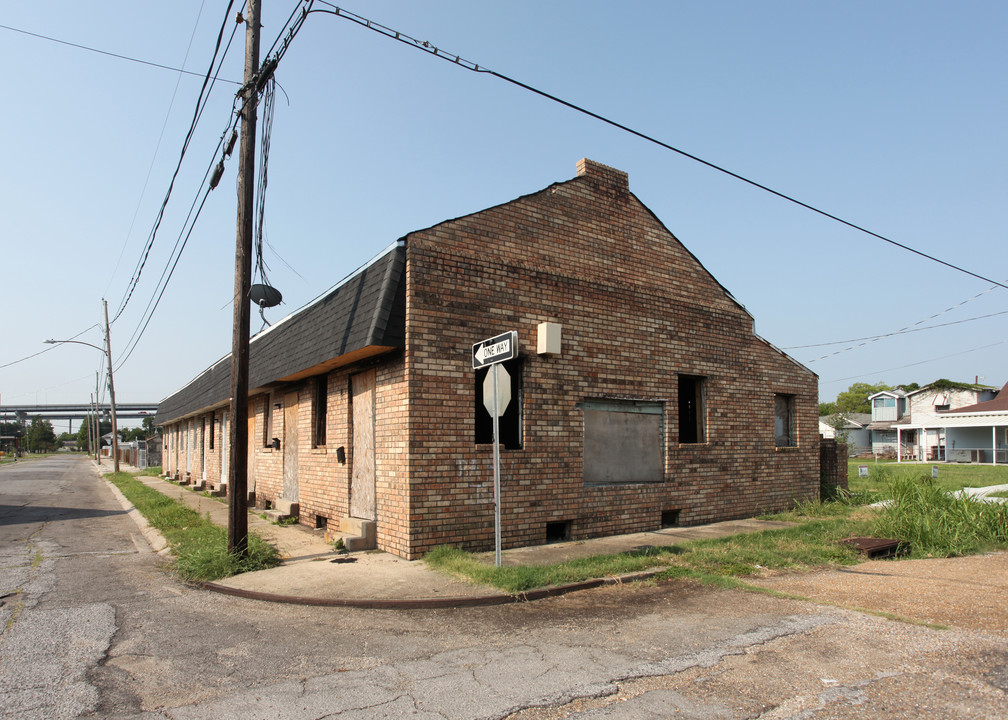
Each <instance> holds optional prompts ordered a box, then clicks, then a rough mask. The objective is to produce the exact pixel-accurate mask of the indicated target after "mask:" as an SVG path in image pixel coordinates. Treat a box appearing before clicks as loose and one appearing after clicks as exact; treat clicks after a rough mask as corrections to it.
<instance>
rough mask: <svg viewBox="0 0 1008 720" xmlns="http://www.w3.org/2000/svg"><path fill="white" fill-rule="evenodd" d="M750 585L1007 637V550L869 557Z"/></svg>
mask: <svg viewBox="0 0 1008 720" xmlns="http://www.w3.org/2000/svg"><path fill="white" fill-rule="evenodd" d="M750 582H751V583H752V584H753V585H758V586H760V587H765V588H769V589H772V590H779V591H781V592H785V593H789V594H792V595H799V596H802V597H807V598H811V599H813V600H816V601H818V602H826V603H830V604H833V605H841V606H843V607H851V608H859V609H866V610H872V611H875V612H882V613H893V614H896V615H899V616H902V617H905V618H910V619H913V620H916V621H919V622H925V623H933V624H937V625H947V626H949V627H956V628H962V629H965V630H980V631H983V632H992V633H997V634H1000V635H1006V636H1008V603H1006V602H1005V601H1004V598H1005V597H1008V553H1004V552H999V553H991V554H988V555H973V556H970V557H961V558H940V559H939V558H935V559H927V560H871V561H868V562H864V563H861V564H859V565H853V566H851V567H846V568H839V569H835V570H827V571H824V572H813V573H801V574H797V573H796V574H784V575H777V576H774V577H766V578H759V579H756V580H751V581H750Z"/></svg>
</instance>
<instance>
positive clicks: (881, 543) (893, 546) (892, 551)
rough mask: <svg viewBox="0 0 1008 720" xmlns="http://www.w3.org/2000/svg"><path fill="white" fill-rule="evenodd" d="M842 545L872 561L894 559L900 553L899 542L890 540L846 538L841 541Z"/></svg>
mask: <svg viewBox="0 0 1008 720" xmlns="http://www.w3.org/2000/svg"><path fill="white" fill-rule="evenodd" d="M843 544H844V545H850V546H851V547H853V548H854V549H855V550H857V551H858V552H859V553H861V554H862V555H867V556H868V557H869V558H870V559H872V560H875V559H877V558H887V557H895V556H896V555H899V554H900V553H901V552H902V551H901V550H900V541H899V540H892V539H890V538H866V537H856V538H847V539H846V540H844V541H843Z"/></svg>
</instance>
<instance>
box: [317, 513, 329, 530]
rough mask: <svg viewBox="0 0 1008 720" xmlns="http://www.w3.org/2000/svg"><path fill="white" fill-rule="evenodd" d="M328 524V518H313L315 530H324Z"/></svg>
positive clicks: (321, 516) (322, 516) (318, 516)
mask: <svg viewBox="0 0 1008 720" xmlns="http://www.w3.org/2000/svg"><path fill="white" fill-rule="evenodd" d="M328 522H329V518H327V517H326V516H325V515H316V516H315V529H316V530H325V529H326V525H327V524H328Z"/></svg>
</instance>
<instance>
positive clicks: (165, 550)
mask: <svg viewBox="0 0 1008 720" xmlns="http://www.w3.org/2000/svg"><path fill="white" fill-rule="evenodd" d="M95 472H97V473H98V477H99V478H101V479H102V480H105V484H106V485H107V486H108V487H109V489H110V490H111V491H112V494H113V495H115V496H116V499H117V500H118V501H119V505H121V506H122V509H123V510H125V511H126V514H127V515H129V516H130V517H131V518H133V522H135V523H136V526H137V528H138V529H139V530H140V532H141V534H142V535H143V536H144V539H145V540H146V541H147V544H148V545H149V546H150V549H151V552H154V553H156V554H157V555H168V554H169V553H170V552H171V548H170V547H169V546H168V541H167V540H166V539H165V536H164V535H162V534H161V533H160V532H159V531H158V530H157V528H155V527H154V526H152V525H151V524H150V523H149V522H147V518H145V517H144V516H143V514H141V512H140V511H139V510H137V509H136V507H135V506H134V505H133V503H131V502H130V501H129V500H127V499H126V496H125V495H123V494H122V491H121V490H120V489H119V488H117V487H116V486H115V484H114V483H113V482H111V481H110V480H106V479H105V478H104V477H102V474H101V470H100V469H99V468H97V467H96V468H95ZM134 544H135V543H134Z"/></svg>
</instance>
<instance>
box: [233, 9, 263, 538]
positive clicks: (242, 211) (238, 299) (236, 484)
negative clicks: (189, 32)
mask: <svg viewBox="0 0 1008 720" xmlns="http://www.w3.org/2000/svg"><path fill="white" fill-rule="evenodd" d="M259 4H260V3H259V0H249V1H248V5H247V7H246V14H245V78H244V79H245V84H244V86H242V90H241V92H242V95H243V96H244V97H243V98H242V110H241V146H240V148H239V151H238V152H239V157H238V221H237V230H236V233H235V285H234V320H233V324H232V327H231V427H230V428H229V431H228V439H229V440H230V444H231V452H230V454H229V455H228V478H229V479H230V482H231V487H230V488H229V492H228V495H229V500H230V502H229V503H228V552H229V553H231V554H232V555H237V556H238V557H243V556H245V555H246V554H247V553H248V452H249V442H248V383H249V314H250V312H251V301H250V300H249V287H250V285H251V282H252V280H251V277H252V223H253V214H254V204H255V193H254V190H255V187H254V186H255V138H256V103H257V102H258V97H259V95H258V90H257V88H256V76H257V74H258V71H259Z"/></svg>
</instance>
